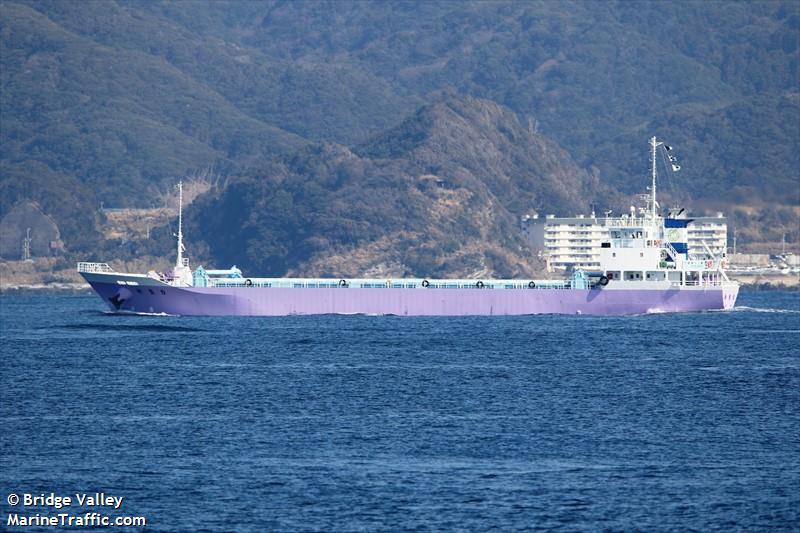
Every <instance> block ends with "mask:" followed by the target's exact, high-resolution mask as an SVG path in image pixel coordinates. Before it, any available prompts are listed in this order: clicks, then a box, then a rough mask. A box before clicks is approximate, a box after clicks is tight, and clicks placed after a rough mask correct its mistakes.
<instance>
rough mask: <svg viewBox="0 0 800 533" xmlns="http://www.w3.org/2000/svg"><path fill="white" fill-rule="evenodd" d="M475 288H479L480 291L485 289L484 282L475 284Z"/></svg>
mask: <svg viewBox="0 0 800 533" xmlns="http://www.w3.org/2000/svg"><path fill="white" fill-rule="evenodd" d="M475 286H476V287H478V288H479V289H482V288H483V282H482V281H479V282H478V283H476V284H475Z"/></svg>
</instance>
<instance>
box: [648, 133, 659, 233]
mask: <svg viewBox="0 0 800 533" xmlns="http://www.w3.org/2000/svg"><path fill="white" fill-rule="evenodd" d="M659 144H662V143H660V142H657V141H656V137H655V135H654V136H653V138H652V139H650V148H651V149H652V150H651V153H650V164H651V165H652V172H653V183H652V184H651V185H650V194H651V198H650V216H651V217H652V218H653V220H655V219H656V214H657V213H658V210H657V209H656V148H658V145H659Z"/></svg>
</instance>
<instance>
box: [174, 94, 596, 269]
mask: <svg viewBox="0 0 800 533" xmlns="http://www.w3.org/2000/svg"><path fill="white" fill-rule="evenodd" d="M607 194H611V193H610V192H609V191H606V190H604V189H603V187H602V186H601V185H600V184H599V183H598V182H597V180H596V179H595V178H593V177H592V176H590V175H589V174H587V173H586V172H585V171H583V170H582V169H580V168H579V167H578V166H576V165H575V164H574V162H573V161H572V160H571V158H570V157H569V155H568V154H567V153H566V152H565V151H564V150H562V149H560V148H559V147H558V146H557V145H555V144H554V143H553V142H552V141H549V140H547V139H545V138H543V137H542V136H540V135H537V134H535V133H532V132H531V131H529V130H528V128H527V127H526V126H524V125H522V124H521V123H520V122H519V120H518V118H517V116H516V115H515V114H514V113H512V112H511V111H509V110H508V109H506V108H503V107H501V106H499V105H497V104H495V103H493V102H490V101H486V100H477V99H472V98H467V99H458V98H446V99H444V100H442V101H440V102H438V103H435V104H430V105H428V106H425V107H423V108H422V109H420V110H419V111H418V112H417V113H415V114H414V115H412V116H411V117H409V118H408V119H407V120H406V121H404V122H403V123H402V124H400V125H399V126H397V127H396V128H393V129H391V130H390V131H388V132H386V133H384V134H381V135H378V136H376V137H374V138H372V139H370V140H369V141H367V142H366V143H364V144H362V145H360V146H358V147H356V148H355V149H353V150H350V149H348V148H346V147H344V146H342V145H336V144H330V143H327V144H322V145H313V146H309V147H307V148H305V149H303V150H301V151H300V152H298V153H296V154H294V155H292V156H288V157H285V158H282V159H281V160H280V161H279V162H276V163H275V164H274V165H272V166H270V167H269V168H266V169H263V170H261V171H258V172H254V173H252V174H250V175H248V176H246V177H243V178H239V179H236V180H234V181H232V182H230V183H229V184H228V185H227V187H225V188H224V189H222V190H221V191H218V192H217V193H216V194H215V195H209V196H207V197H206V198H204V199H203V200H201V201H198V202H195V203H194V204H193V205H192V207H191V210H190V214H189V217H188V219H189V224H188V228H189V233H190V234H191V235H195V236H202V238H203V239H204V240H205V243H206V244H207V245H208V250H209V251H210V256H211V257H214V258H216V259H217V260H218V261H221V262H222V263H223V264H228V263H230V264H233V263H235V264H238V265H240V266H246V267H247V268H248V270H250V271H258V272H266V273H268V274H271V275H283V274H286V273H287V272H288V273H294V274H303V275H329V276H340V275H348V276H352V275H359V274H364V273H369V274H372V275H380V276H391V275H393V276H399V275H417V276H459V275H461V276H474V275H484V276H485V275H496V276H512V275H523V274H527V273H531V272H532V271H533V270H534V268H535V266H536V264H537V261H536V259H535V257H534V256H533V254H532V252H531V251H530V249H528V248H527V246H526V245H525V244H524V243H523V242H522V240H521V239H520V237H519V236H518V234H519V226H518V224H519V215H520V214H522V213H523V212H525V210H526V209H527V208H528V206H530V205H548V206H557V207H558V208H559V209H562V210H570V211H579V210H585V209H586V208H587V205H586V201H587V199H588V198H593V197H597V196H598V195H599V196H603V195H607ZM200 247H201V248H205V246H200Z"/></svg>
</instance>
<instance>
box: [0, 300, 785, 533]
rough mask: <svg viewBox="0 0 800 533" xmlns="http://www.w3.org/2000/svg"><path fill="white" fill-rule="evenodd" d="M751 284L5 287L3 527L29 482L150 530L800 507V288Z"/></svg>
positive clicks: (702, 523)
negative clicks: (645, 305) (253, 299)
mask: <svg viewBox="0 0 800 533" xmlns="http://www.w3.org/2000/svg"><path fill="white" fill-rule="evenodd" d="M739 305H740V307H739V308H738V309H737V310H735V311H733V312H727V313H726V312H709V313H695V314H680V315H677V314H676V315H673V314H661V315H649V316H638V317H628V318H597V317H585V316H583V317H578V316H575V317H573V316H569V317H561V316H536V317H516V318H503V317H489V318H400V317H364V316H322V317H287V318H230V319H228V318H225V319H220V318H176V317H133V316H115V315H109V314H105V313H103V312H102V310H103V305H102V303H101V302H100V300H99V298H96V297H93V296H85V297H84V296H79V297H76V296H72V297H68V296H27V297H12V296H3V297H2V298H0V306H1V307H2V366H1V367H0V369H1V370H0V386H1V387H2V388H1V389H0V390H2V392H1V393H0V394H2V397H1V399H2V401H1V402H0V424H1V425H2V430H1V431H0V434H1V435H2V436H0V450H1V451H2V459H1V460H2V463H0V489H1V490H2V491H3V495H2V496H3V502H2V505H3V516H2V520H3V522H2V524H3V525H2V526H0V529H3V528H4V527H6V520H7V516H8V514H9V513H10V512H12V510H14V509H16V510H17V511H18V512H25V510H22V509H20V508H19V506H17V507H15V508H12V507H10V506H9V505H8V503H7V502H6V497H7V494H10V493H12V492H14V493H19V494H23V493H26V492H27V493H36V494H40V493H45V494H49V493H50V492H55V493H56V494H74V493H76V492H82V491H86V492H92V493H93V492H97V491H99V492H105V493H106V494H111V495H115V496H123V497H124V498H125V503H124V505H123V507H122V511H124V512H118V513H116V514H127V515H141V516H145V517H147V519H148V526H147V527H146V528H145V529H144V530H145V531H358V530H363V531H386V530H453V529H457V530H471V531H483V530H487V529H490V528H496V529H497V530H515V529H552V530H565V531H574V530H584V531H586V530H605V529H607V530H645V531H661V530H675V531H686V530H690V529H694V530H737V529H738V530H768V529H769V530H792V529H795V530H796V529H797V528H799V527H800V355H798V346H800V294H798V293H793V294H791V293H774V292H770V293H753V294H747V293H745V294H742V295H741V297H740V300H739ZM46 511H47V510H46V509H43V508H39V509H28V510H27V512H28V513H35V512H39V513H41V514H46ZM51 514H52V513H51ZM112 514H114V513H112ZM49 530H53V529H49ZM60 530H63V529H60ZM82 530H85V529H82ZM134 530H136V529H135V528H130V529H128V531H134Z"/></svg>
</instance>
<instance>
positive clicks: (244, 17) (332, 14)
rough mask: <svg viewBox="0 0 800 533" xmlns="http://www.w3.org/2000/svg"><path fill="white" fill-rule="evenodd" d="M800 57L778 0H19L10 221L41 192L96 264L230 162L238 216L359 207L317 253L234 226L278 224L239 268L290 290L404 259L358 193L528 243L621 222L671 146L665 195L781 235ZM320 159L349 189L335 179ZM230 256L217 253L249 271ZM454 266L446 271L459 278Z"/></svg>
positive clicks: (11, 87)
mask: <svg viewBox="0 0 800 533" xmlns="http://www.w3.org/2000/svg"><path fill="white" fill-rule="evenodd" d="M799 40H800V5H799V4H797V3H795V2H778V1H776V2H757V3H745V2H603V3H600V2H461V1H458V2H456V1H440V2H427V1H426V2H410V1H408V2H345V1H330V2H284V1H267V2H240V1H230V2H227V1H216V2H194V1H182V2H125V1H110V0H109V1H96V2H95V1H84V2H60V1H25V0H6V1H4V2H2V3H0V89H1V90H2V92H1V93H0V119H2V120H0V191H2V199H0V217H1V216H2V215H3V213H5V212H6V211H7V210H8V208H9V207H10V206H11V205H13V203H14V202H16V201H17V200H19V199H23V198H27V199H32V200H35V201H37V202H39V203H40V205H42V206H43V207H44V208H45V209H46V210H47V209H49V211H48V212H49V213H50V214H51V215H52V216H53V217H54V219H55V220H57V221H58V223H59V226H60V227H61V229H62V235H63V237H64V240H65V242H66V244H67V248H68V249H69V250H71V251H80V250H92V249H97V247H98V246H101V245H102V243H101V242H100V241H101V240H102V239H101V238H100V236H99V234H98V233H97V232H96V230H95V229H94V228H96V226H97V221H98V220H100V219H101V215H100V213H99V212H98V209H97V208H98V206H99V205H100V202H103V203H104V204H105V206H107V207H125V206H133V207H150V206H151V205H152V204H153V203H154V202H155V201H156V199H157V198H159V197H160V196H161V195H162V194H163V191H164V190H167V189H168V187H169V186H170V185H171V184H174V182H175V181H177V179H178V178H180V177H182V176H185V175H187V174H190V173H193V172H196V171H197V170H198V169H208V168H213V169H214V173H215V174H216V175H218V176H220V177H221V178H222V179H221V183H226V182H228V183H230V184H231V185H230V189H229V190H216V189H215V190H214V191H213V192H212V193H211V194H210V195H208V196H207V197H206V198H205V199H204V200H203V202H204V203H203V204H202V205H204V206H206V207H207V208H208V209H211V210H214V211H215V212H218V217H222V216H223V213H225V210H226V209H227V207H226V206H230V205H239V206H240V208H241V209H255V208H256V207H255V206H259V207H262V206H263V204H264V202H266V203H269V204H270V205H273V204H274V203H275V198H277V197H282V198H291V200H292V206H293V208H292V211H293V212H296V213H297V214H295V215H292V216H294V217H296V218H295V219H294V222H295V223H298V224H304V223H310V219H311V215H310V214H309V213H312V212H317V211H318V210H322V211H325V210H326V209H329V206H328V207H326V205H325V204H326V201H324V200H322V199H321V198H323V197H324V198H328V197H325V196H323V197H320V198H318V199H316V200H315V199H314V198H315V197H314V195H313V194H310V193H309V194H305V193H302V192H301V191H299V189H297V187H298V185H297V184H299V183H303V184H304V186H303V187H309V188H311V189H313V188H314V187H319V188H320V189H321V190H322V191H326V192H325V194H326V195H333V196H334V197H336V196H337V195H340V197H337V203H336V205H337V206H338V207H337V209H339V211H335V212H333V211H326V212H327V215H326V216H329V217H331V218H336V217H342V215H341V213H348V214H349V218H348V217H343V220H345V219H346V220H348V221H349V222H347V224H350V226H348V227H350V228H351V229H350V230H347V231H344V230H343V229H342V226H341V224H345V222H342V223H341V224H339V226H336V227H335V228H328V230H329V231H328V230H325V231H323V230H314V231H316V232H317V233H319V234H325V235H324V236H323V237H324V238H323V240H318V241H313V243H315V244H313V246H312V245H311V244H309V245H306V244H302V243H303V242H305V240H306V239H307V238H309V237H305V235H296V234H294V233H290V234H287V235H285V237H286V238H291V239H294V240H293V241H292V242H291V243H286V242H283V244H281V246H282V247H283V248H281V246H278V245H276V244H274V242H273V243H272V244H270V243H271V242H272V241H270V240H269V239H270V238H269V237H267V235H270V234H275V235H278V234H281V231H283V230H285V228H286V227H288V225H289V222H288V221H289V218H287V217H289V214H288V211H286V213H285V214H286V216H285V217H283V218H281V217H278V216H277V215H275V217H273V218H269V217H266V218H264V216H262V214H260V213H257V212H248V211H242V212H241V213H239V214H238V215H237V216H240V217H249V219H252V221H254V223H255V222H257V224H256V225H257V226H258V228H259V230H258V231H260V232H262V233H263V234H264V235H265V237H264V241H263V242H262V243H261V244H258V246H262V247H263V248H264V249H263V250H262V251H261V252H258V253H262V252H263V253H264V254H266V256H267V257H269V258H270V259H269V261H266V260H262V259H258V258H257V255H258V253H257V252H255V251H253V250H255V249H256V248H253V247H251V246H246V247H244V249H243V250H242V251H241V252H238V253H240V254H245V255H246V257H242V258H240V259H242V260H245V261H252V262H256V263H258V264H259V266H264V265H262V264H261V263H264V262H268V263H269V265H266V268H268V269H269V270H270V271H272V272H276V273H277V272H279V271H282V270H283V271H285V270H292V269H294V270H297V269H302V268H309V269H312V270H319V268H320V267H319V264H320V263H315V261H317V259H315V258H322V257H325V256H326V255H328V256H330V257H334V256H336V254H340V253H341V250H347V249H349V248H348V247H352V246H355V247H356V248H358V247H359V246H361V244H363V243H362V241H364V239H366V241H369V242H377V241H379V240H380V238H384V239H386V242H387V243H389V244H388V245H387V250H388V248H389V247H391V246H394V245H395V244H396V242H394V238H395V237H396V236H395V237H391V236H390V232H389V230H388V229H386V228H387V227H388V226H386V225H385V224H384V222H385V221H384V220H383V216H382V213H379V212H378V211H377V210H370V209H362V208H361V207H363V206H362V205H361V204H359V203H358V202H359V200H358V199H359V198H362V196H360V195H363V198H362V199H363V201H365V202H366V198H368V197H370V195H372V196H373V197H376V198H381V199H382V200H381V201H383V202H389V204H391V205H393V206H394V207H396V208H397V209H398V211H397V212H398V213H404V215H403V216H407V217H409V222H408V223H407V225H408V226H409V227H412V226H413V227H414V228H417V227H421V226H422V225H427V226H431V227H432V225H433V224H440V225H439V226H436V227H435V228H434V230H433V231H439V232H442V234H445V233H448V232H451V230H452V229H453V227H454V226H452V224H453V221H452V220H445V219H444V218H442V217H440V218H438V219H435V218H425V217H426V216H428V215H424V213H429V215H430V206H427V204H426V202H427V200H425V195H424V194H422V193H421V192H420V194H419V195H417V193H413V191H414V190H417V191H419V188H418V187H417V186H416V185H413V187H410V186H409V183H411V182H408V180H412V181H413V180H417V179H418V177H419V176H420V175H431V176H440V177H441V176H443V175H444V176H446V177H448V179H456V180H457V183H456V185H454V187H455V189H461V188H463V189H464V190H466V191H469V192H470V193H471V194H472V195H473V196H474V197H487V198H491V201H492V202H496V205H497V209H498V210H497V211H495V212H497V213H502V216H501V217H500V219H502V220H505V222H502V223H501V222H498V224H500V225H498V226H492V228H493V230H492V231H512V230H513V228H510V227H506V226H504V224H505V225H508V224H511V221H512V220H513V217H515V216H516V215H517V214H519V213H521V212H525V211H531V210H543V211H547V212H556V213H567V214H568V213H570V212H572V211H574V210H577V209H586V208H587V206H588V204H590V203H592V204H595V205H598V206H603V205H607V206H608V207H612V208H618V207H620V206H624V205H626V204H627V200H623V198H622V196H623V195H626V194H632V193H636V192H639V191H640V190H641V189H642V187H643V182H644V180H643V176H644V175H645V174H646V172H647V155H646V151H647V146H646V139H647V138H648V137H649V136H651V135H653V134H655V135H658V136H659V137H661V138H665V139H667V140H668V142H669V143H670V144H672V145H674V146H676V153H677V154H678V155H679V157H680V161H681V166H682V170H681V172H679V173H676V174H672V175H670V176H668V177H667V178H668V179H666V180H665V183H664V189H663V190H664V191H665V194H666V195H668V197H670V198H674V199H680V200H683V201H684V202H686V203H688V204H689V205H690V207H694V208H696V209H698V210H699V209H703V208H711V207H713V208H715V209H723V210H726V211H732V210H733V208H734V206H737V205H745V206H747V208H748V209H758V210H761V211H760V212H763V213H765V214H764V216H760V218H759V217H756V218H755V219H753V220H770V217H769V216H768V215H767V213H768V212H769V211H770V210H773V209H775V210H777V209H782V210H783V211H781V212H782V213H785V212H787V211H786V209H789V210H790V211H788V212H791V210H792V209H796V208H797V207H798V206H800V185H798V168H800V149H798V148H800V146H798V140H799V139H800V91H799V89H798V87H799V83H798V81H799V79H800V72H799V70H800V67H799V66H798V65H799V63H798V58H799V57H800V44H799V43H798V41H799ZM469 97H476V98H480V100H474V99H470V98H469ZM491 102H496V103H497V104H501V105H502V106H504V107H493V104H491ZM448 109H449V110H450V111H447V110H448ZM490 109H491V110H492V111H491V112H490V111H488V110H490ZM485 113H488V115H485ZM488 116H491V117H494V118H487V117H488ZM499 117H502V118H499ZM439 122H442V123H443V124H446V127H441V128H440V127H439V126H440V124H439ZM510 124H514V126H509V125H510ZM506 127H508V128H510V130H509V131H510V132H513V133H509V132H507V131H504V129H503V128H506ZM445 131H446V133H438V132H445ZM468 132H471V133H469V134H468ZM318 143H322V144H318ZM553 153H557V154H559V155H558V157H557V158H556V159H557V160H558V161H559V163H558V164H555V163H553V161H552V160H550V159H548V158H549V156H550V154H553ZM343 154H346V155H343ZM339 160H341V161H350V162H349V163H347V164H344V163H342V164H344V167H341V165H339V163H333V162H332V161H339ZM290 161H296V162H299V161H305V162H306V163H304V164H299V166H298V165H295V166H292V165H291V164H290V163H289V162H290ZM353 161H355V162H357V165H356V166H358V165H360V166H361V167H360V168H361V170H359V171H358V172H356V173H355V174H352V173H351V172H350V170H351V169H350V167H349V166H348V165H351V164H356V163H353ZM566 161H569V163H565V162H566ZM311 162H314V164H313V165H312V164H311ZM315 165H316V166H315ZM319 165H322V166H323V167H326V168H327V166H331V165H332V167H334V168H336V169H337V170H336V171H335V172H334V174H337V173H338V174H337V175H340V176H345V177H343V178H341V179H342V180H344V181H342V182H341V183H339V184H337V185H336V186H333V185H331V183H329V182H327V181H325V180H331V179H333V178H331V177H330V176H329V173H327V172H322V173H320V172H319V171H318V168H317V166H319ZM567 169H568V170H567ZM359 172H360V174H359ZM358 176H360V177H358ZM466 176H468V177H466ZM576 176H579V177H576ZM462 178H463V179H462ZM337 179H339V178H337ZM459 180H460V181H459ZM334 181H335V180H334ZM256 182H257V183H260V184H261V185H258V187H256V188H255V189H253V188H252V187H249V186H248V187H246V188H245V189H237V188H236V187H242V184H243V183H250V184H253V183H256ZM407 182H408V183H407ZM267 183H268V184H269V186H268V187H267V185H265V184H267ZM265 187H267V188H265ZM351 187H352V190H351V189H350V188H351ZM409 187H410V188H409ZM576 188H577V189H580V191H581V196H576V194H575V190H576ZM237 190H241V191H242V193H244V191H246V192H247V195H248V196H250V197H248V198H237V197H236V191H237ZM354 191H357V192H358V194H354ZM409 191H412V192H409ZM393 194H399V195H407V196H405V197H403V198H393V197H392V195H393ZM254 195H255V196H256V197H257V198H255V199H254V198H252V196H254ZM59 199H60V200H59ZM458 201H459V202H462V201H467V200H465V199H461V198H460V199H459V200H458ZM469 201H470V202H474V201H477V200H469ZM215 202H222V203H220V204H219V205H217V204H215ZM231 202H233V203H231ZM259 202H260V203H259ZM398 202H399V204H398ZM415 202H421V204H420V205H413V204H414V203H415ZM775 204H782V205H783V207H779V206H776V205H775ZM493 205H494V204H493ZM483 207H485V206H483ZM479 211H480V209H475V210H470V209H467V210H464V211H463V213H461V212H460V214H459V215H458V216H464V217H467V218H469V219H470V220H469V224H467V227H469V228H472V229H475V228H477V227H478V221H477V219H476V218H470V217H472V215H471V214H470V213H477V212H479ZM795 212H796V211H795ZM337 213H338V214H337ZM415 213H416V214H415ZM420 213H423V214H420ZM307 214H309V215H307ZM379 215H381V216H379ZM397 216H398V217H399V216H400V215H397ZM431 216H432V215H431ZM453 216H456V215H455V214H453ZM415 217H416V218H415ZM783 218H785V215H784V216H783ZM215 220H216V219H215ZM742 220H744V219H742ZM782 220H783V219H782ZM223 221H224V222H226V223H239V224H242V223H243V221H242V220H240V219H239V218H234V219H231V220H228V219H224V220H223V219H222V218H220V219H219V220H217V222H219V223H222V222H223ZM398 223H399V221H398ZM391 225H392V224H390V225H389V226H391ZM788 227H789V228H790V231H789V233H790V234H789V236H788V238H789V239H790V241H792V242H795V241H797V240H798V238H799V236H798V231H791V227H792V224H791V221H789V224H788ZM204 229H205V231H207V232H208V233H209V235H215V234H216V232H217V231H219V232H221V231H240V230H241V228H240V227H236V226H234V227H228V228H222V227H220V228H216V229H215V228H213V227H208V226H205V227H204ZM334 230H335V231H334ZM297 231H301V232H306V231H311V230H309V229H308V228H300V229H298V230H297ZM409 231H411V232H412V233H413V232H414V231H417V230H416V229H414V230H409ZM330 232H333V233H330ZM336 232H339V233H336ZM311 233H313V232H311ZM156 234H158V232H156ZM164 234H165V235H167V234H168V232H164ZM766 234H767V233H764V232H762V231H761V230H760V229H759V230H758V231H755V232H753V233H752V235H753V238H756V237H755V236H756V235H766ZM747 235H748V233H747V232H745V233H744V238H745V242H746V239H747ZM497 238H498V239H499V241H502V242H504V243H505V244H502V245H501V246H500V247H501V248H502V249H503V253H504V254H506V256H507V258H506V260H505V261H506V262H505V263H504V265H505V266H504V267H503V268H512V267H511V266H510V265H511V264H512V263H515V261H517V259H509V257H511V256H510V255H508V254H511V255H513V254H517V253H521V254H522V255H524V253H523V252H520V251H519V250H517V249H516V248H514V247H515V246H516V244H514V243H513V238H512V237H511V236H508V237H506V236H499V235H498V236H497ZM506 238H508V239H511V240H509V241H505V240H504V239H506ZM209 239H210V242H209V243H208V244H209V246H210V248H209V252H208V253H212V254H217V253H218V254H221V256H220V259H222V258H223V257H224V258H226V259H227V258H228V257H235V256H236V255H237V252H235V251H234V250H232V249H230V250H228V249H227V248H225V246H224V245H222V244H221V243H217V244H215V245H212V244H213V243H214V238H212V237H209ZM348 239H349V240H348ZM250 240H253V238H250ZM256 240H257V239H256ZM295 241H296V242H295ZM366 241H365V242H366ZM740 242H741V241H740ZM141 246H142V247H143V248H142V249H155V248H157V246H156V245H155V243H143V244H142V245H141ZM253 246H256V243H253ZM326 246H330V248H326ZM404 246H405V245H404ZM154 247H155V248H154ZM311 248H313V250H311ZM406 248H407V249H408V250H412V249H417V248H419V245H417V243H416V242H415V243H414V245H413V246H412V245H411V244H408V245H407V246H406ZM386 253H387V254H388V253H389V252H388V251H387V252H386ZM398 253H403V252H402V250H401V251H400V252H398ZM482 253H483V252H481V254H482ZM412 255H413V253H412ZM423 255H424V254H423ZM501 255H503V254H501ZM446 256H448V253H443V254H441V257H438V256H437V258H436V260H435V261H434V263H435V264H436V265H438V266H437V267H436V268H442V269H446V268H447V267H448V265H447V264H445V263H443V262H442V261H445V259H444V258H445V257H446ZM371 257H372V256H371ZM386 257H388V256H386ZM248 258H249V259H248ZM386 261H388V262H391V261H394V264H395V266H397V268H401V266H402V265H405V266H403V267H402V268H406V267H408V268H410V269H411V270H414V269H415V268H417V267H414V265H418V264H421V263H415V262H414V261H415V260H414V259H413V258H411V259H409V258H408V257H406V258H394V259H392V260H391V261H390V260H389V259H386ZM437 261H438V262H437ZM519 261H522V259H519ZM468 263H469V262H468V261H467V262H464V263H463V265H462V266H459V267H457V268H462V267H463V269H466V268H467V266H465V265H467V264H468ZM478 263H480V261H478ZM364 264H366V260H365V263H364ZM387 264H388V263H387ZM459 264H460V265H461V263H459ZM469 264H472V263H469ZM476 264H477V263H476ZM392 268H394V267H392ZM470 268H471V267H470ZM476 268H477V267H476ZM512 269H513V268H512ZM298 271H299V270H298Z"/></svg>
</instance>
